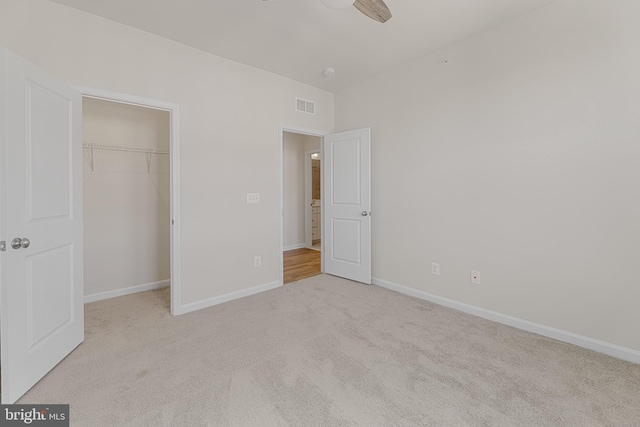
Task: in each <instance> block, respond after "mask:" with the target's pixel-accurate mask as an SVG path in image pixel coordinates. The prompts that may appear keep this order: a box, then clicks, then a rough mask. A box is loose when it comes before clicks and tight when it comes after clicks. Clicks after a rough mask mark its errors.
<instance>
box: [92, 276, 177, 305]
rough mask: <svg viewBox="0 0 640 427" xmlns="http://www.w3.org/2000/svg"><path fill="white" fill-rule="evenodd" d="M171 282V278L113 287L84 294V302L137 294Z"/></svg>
mask: <svg viewBox="0 0 640 427" xmlns="http://www.w3.org/2000/svg"><path fill="white" fill-rule="evenodd" d="M170 284H171V280H161V281H159V282H153V283H145V284H144V285H137V286H131V287H129V288H122V289H114V290H113V291H106V292H98V293H97V294H91V295H85V296H84V303H85V304H87V303H90V302H96V301H102V300H105V299H110V298H115V297H121V296H124V295H131V294H137V293H138V292H145V291H150V290H153V289H159V288H164V287H166V286H169V285H170Z"/></svg>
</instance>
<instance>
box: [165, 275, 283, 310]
mask: <svg viewBox="0 0 640 427" xmlns="http://www.w3.org/2000/svg"><path fill="white" fill-rule="evenodd" d="M280 286H282V283H280V282H271V283H265V284H264V285H258V286H254V287H253V288H248V289H243V290H241V291H236V292H230V293H228V294H224V295H220V296H218V297H213V298H208V299H205V300H202V301H196V302H193V303H191V304H185V305H183V306H181V307H180V312H179V313H177V314H185V313H190V312H192V311H196V310H201V309H203V308H207V307H212V306H214V305H218V304H222V303H225V302H228V301H233V300H234V299H238V298H244V297H248V296H250V295H255V294H259V293H261V292H266V291H270V290H272V289H275V288H279V287H280Z"/></svg>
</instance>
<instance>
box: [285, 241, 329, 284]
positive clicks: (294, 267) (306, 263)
mask: <svg viewBox="0 0 640 427" xmlns="http://www.w3.org/2000/svg"><path fill="white" fill-rule="evenodd" d="M320 259H321V258H320V251H314V250H313V249H307V248H301V249H294V250H292V251H286V252H285V253H284V284H285V285H286V284H287V283H291V282H295V281H297V280H301V279H305V278H307V277H311V276H317V275H318V274H320Z"/></svg>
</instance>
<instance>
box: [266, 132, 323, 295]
mask: <svg viewBox="0 0 640 427" xmlns="http://www.w3.org/2000/svg"><path fill="white" fill-rule="evenodd" d="M285 132H291V133H298V134H301V135H310V136H316V137H319V138H324V136H325V135H329V134H330V133H331V132H329V131H322V130H316V129H307V128H303V127H299V126H292V125H287V124H283V123H280V124H279V126H278V140H279V143H278V159H279V162H278V164H279V173H280V196H279V199H280V200H279V203H278V218H279V221H278V223H279V225H278V239H279V241H280V242H279V252H278V260H279V262H278V265H279V266H280V267H279V271H278V280H279V282H280V285H281V286H282V285H284V133H285ZM322 145H323V144H322V143H321V144H320V156H321V158H324V156H323V155H322ZM321 179H322V178H321ZM305 212H306V208H305ZM305 227H306V225H305ZM320 227H321V228H323V227H324V204H323V206H322V210H321V214H320ZM305 234H306V233H305ZM320 258H321V259H320V272H321V273H324V245H323V243H321V244H320Z"/></svg>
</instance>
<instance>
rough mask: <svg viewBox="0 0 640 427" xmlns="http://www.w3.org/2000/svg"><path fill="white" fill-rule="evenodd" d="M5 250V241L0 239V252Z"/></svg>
mask: <svg viewBox="0 0 640 427" xmlns="http://www.w3.org/2000/svg"><path fill="white" fill-rule="evenodd" d="M6 250H7V242H5V241H4V240H2V241H0V252H5V251H6Z"/></svg>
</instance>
